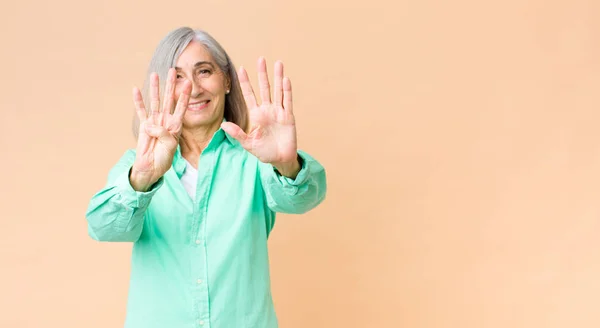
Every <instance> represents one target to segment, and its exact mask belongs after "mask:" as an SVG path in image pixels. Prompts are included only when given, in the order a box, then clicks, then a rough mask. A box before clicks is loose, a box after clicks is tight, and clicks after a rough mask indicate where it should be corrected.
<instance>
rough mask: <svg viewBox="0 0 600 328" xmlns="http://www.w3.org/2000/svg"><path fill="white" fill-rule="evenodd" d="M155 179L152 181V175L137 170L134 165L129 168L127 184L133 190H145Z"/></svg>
mask: <svg viewBox="0 0 600 328" xmlns="http://www.w3.org/2000/svg"><path fill="white" fill-rule="evenodd" d="M154 183H156V181H152V176H151V175H148V174H145V173H143V172H139V171H137V170H136V169H135V168H134V167H132V168H131V169H130V170H129V184H131V187H132V188H133V190H135V191H139V192H146V191H148V190H150V188H151V187H152V185H153V184H154Z"/></svg>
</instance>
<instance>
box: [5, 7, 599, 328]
mask: <svg viewBox="0 0 600 328" xmlns="http://www.w3.org/2000/svg"><path fill="white" fill-rule="evenodd" d="M0 24H1V25H0V31H1V32H0V33H1V38H0V40H2V46H1V48H0V49H1V51H0V72H2V78H1V79H0V81H1V82H0V90H1V94H2V96H1V97H0V109H1V113H2V118H1V119H0V133H1V135H0V136H1V138H0V149H1V151H2V155H1V159H2V160H1V170H0V181H1V182H2V184H1V187H0V202H1V206H0V215H1V220H0V263H1V268H0V269H1V270H0V326H1V327H35V328H37V327H86V328H95V327H102V328H105V327H121V326H122V323H123V319H124V316H125V304H126V303H125V302H126V295H127V286H128V278H129V277H128V274H129V258H130V248H131V245H129V244H101V243H97V242H94V241H92V240H91V239H90V238H88V236H87V233H86V222H85V219H84V212H85V209H86V207H87V202H88V201H89V199H90V197H91V196H92V194H93V193H94V192H95V191H97V190H98V189H99V188H101V187H102V185H103V183H104V181H105V178H106V174H107V173H108V170H109V169H110V167H111V166H112V165H113V164H114V163H115V162H116V161H117V160H118V158H119V156H120V155H121V154H122V152H123V151H124V150H125V148H127V147H132V146H133V145H134V143H133V138H132V136H131V133H130V119H131V115H132V112H131V107H132V106H131V99H130V94H131V88H132V86H133V85H138V86H141V84H142V81H143V78H144V74H145V70H146V65H147V64H148V61H149V59H150V56H151V53H152V51H153V50H154V47H155V46H156V44H157V42H158V41H159V39H160V38H162V37H163V36H164V35H165V34H166V33H167V32H168V31H170V30H171V29H173V28H175V27H178V26H181V25H189V26H192V27H196V28H202V29H206V30H207V31H209V32H210V33H212V34H213V35H214V36H215V37H216V38H217V39H218V40H219V41H220V42H221V43H222V44H223V46H224V47H225V48H226V49H227V50H228V51H229V53H230V55H231V56H232V58H233V59H234V62H235V63H236V65H244V66H246V67H248V68H249V70H250V73H251V75H252V76H253V77H254V76H255V72H256V70H255V61H256V59H257V58H258V56H260V55H264V56H266V57H267V59H268V61H269V64H270V65H272V63H273V61H274V60H275V59H281V60H283V61H284V62H285V64H286V70H287V72H288V74H289V76H290V77H291V79H292V83H293V86H294V99H295V112H296V113H297V122H298V127H299V142H300V146H301V148H302V149H305V150H307V151H309V152H310V153H311V154H313V155H314V156H315V157H316V158H318V159H319V160H320V161H321V162H322V163H323V164H324V165H325V166H326V168H327V170H328V173H329V194H328V198H327V200H326V202H325V203H323V204H322V206H320V207H319V208H317V209H316V210H314V211H312V212H311V213H309V214H306V215H303V216H281V217H280V219H279V221H278V223H277V225H276V228H275V231H274V234H273V235H272V238H271V239H270V250H271V262H272V274H273V289H274V297H275V301H276V307H277V310H278V313H279V317H280V322H281V327H285V328H300V327H410V328H446V327H461V328H480V327H485V328H500V327H502V328H505V327H527V328H531V327H544V328H545V327H578V328H582V327H599V326H600V315H599V314H598V313H599V308H600V238H599V236H600V201H599V200H600V131H599V130H598V128H597V126H598V122H600V112H599V108H600V92H599V83H600V62H599V60H600V2H598V1H595V0H588V1H584V0H569V1H567V0H562V1H559V0H556V1H547V0H544V1H542V0H535V1H522V0H505V1H500V0H498V1H475V0H456V1H435V0H420V1H405V0H401V1H384V0H370V1H360V2H352V1H341V0H334V1H322V0H319V1H316V0H305V1H296V2H294V3H289V2H283V1H263V0H259V1H238V2H231V1H216V0H205V1H182V0H180V1H166V2H164V1H135V2H133V1H126V2H123V1H117V0H107V1H73V0H56V1H41V0H38V1H32V0H20V1H9V2H7V1H3V2H2V4H1V8H0Z"/></svg>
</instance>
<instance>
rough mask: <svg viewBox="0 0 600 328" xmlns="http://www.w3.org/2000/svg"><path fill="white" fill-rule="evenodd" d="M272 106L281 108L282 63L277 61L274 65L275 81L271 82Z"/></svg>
mask: <svg viewBox="0 0 600 328" xmlns="http://www.w3.org/2000/svg"><path fill="white" fill-rule="evenodd" d="M273 84H274V85H273V87H274V89H275V90H273V95H274V97H273V98H274V99H273V101H274V104H275V105H277V106H283V63H282V62H281V61H279V60H278V61H277V62H276V63H275V80H274V81H273Z"/></svg>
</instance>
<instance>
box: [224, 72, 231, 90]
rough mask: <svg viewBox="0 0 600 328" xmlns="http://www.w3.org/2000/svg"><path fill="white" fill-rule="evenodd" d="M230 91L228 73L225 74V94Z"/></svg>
mask: <svg viewBox="0 0 600 328" xmlns="http://www.w3.org/2000/svg"><path fill="white" fill-rule="evenodd" d="M230 91H231V78H230V77H229V75H227V76H225V94H229V92H230Z"/></svg>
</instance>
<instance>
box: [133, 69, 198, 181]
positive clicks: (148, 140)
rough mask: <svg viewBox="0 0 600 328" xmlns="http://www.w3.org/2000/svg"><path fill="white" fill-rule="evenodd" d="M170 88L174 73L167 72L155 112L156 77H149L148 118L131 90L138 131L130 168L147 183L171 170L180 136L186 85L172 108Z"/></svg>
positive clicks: (157, 90) (139, 96)
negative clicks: (161, 103) (134, 153)
mask: <svg viewBox="0 0 600 328" xmlns="http://www.w3.org/2000/svg"><path fill="white" fill-rule="evenodd" d="M174 84H175V72H174V70H172V69H171V70H169V76H168V80H167V84H166V87H165V93H164V94H165V99H164V102H163V106H162V110H161V109H159V106H160V98H159V83H158V76H157V75H156V74H152V77H151V83H150V92H151V104H150V113H149V114H148V113H147V112H146V108H145V106H144V103H143V100H142V95H141V93H140V91H139V90H138V89H137V88H136V89H134V95H133V97H134V104H135V107H136V112H137V115H138V118H139V119H140V128H139V136H138V144H137V149H136V159H135V162H134V164H133V166H134V169H135V170H136V172H138V173H140V174H143V175H144V177H145V180H148V182H150V183H152V182H155V181H157V180H158V179H159V178H160V177H161V176H163V175H164V174H165V173H166V172H167V171H168V170H169V168H170V167H171V163H172V161H173V156H174V154H175V150H176V149H177V144H178V139H179V136H180V135H181V127H182V119H183V115H184V114H185V111H186V109H187V105H188V101H189V97H190V91H191V88H190V84H189V83H186V85H185V86H184V90H183V92H182V93H181V95H180V97H179V101H177V105H176V106H175V96H174V95H175V93H174ZM174 108H175V110H174V111H173V109H174Z"/></svg>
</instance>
